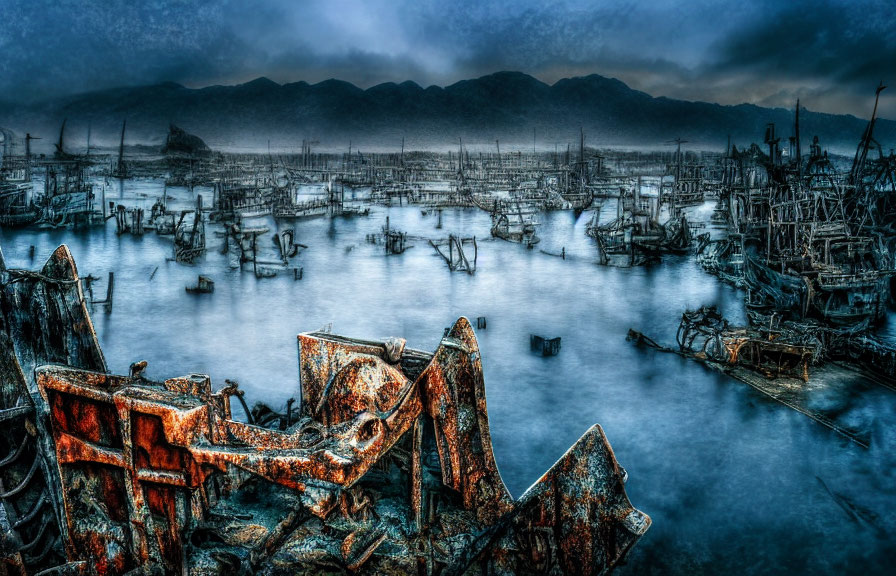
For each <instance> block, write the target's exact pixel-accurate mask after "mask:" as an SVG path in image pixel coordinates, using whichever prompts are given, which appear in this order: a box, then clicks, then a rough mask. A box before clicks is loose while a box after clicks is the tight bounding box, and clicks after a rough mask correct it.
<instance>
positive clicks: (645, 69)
mask: <svg viewBox="0 0 896 576" xmlns="http://www.w3.org/2000/svg"><path fill="white" fill-rule="evenodd" d="M893 12H894V6H893V0H852V1H845V0H840V1H824V0H818V1H812V2H809V1H802V0H794V1H790V0H760V1H748V0H740V1H738V2H728V1H712V0H695V1H691V2H686V1H666V2H663V1H653V2H639V1H625V0H617V1H612V2H607V1H593V2H584V1H575V0H557V1H554V0H521V1H515V2H511V1H502V0H470V1H461V2H451V1H449V0H390V1H386V0H368V1H361V0H306V1H302V0H264V1H256V2H253V1H242V2H237V1H217V2H213V1H204V0H196V1H187V0H143V1H138V2H135V1H124V0H81V1H72V0H0V99H6V100H25V99H34V98H46V97H53V96H58V95H64V94H70V93H76V92H84V91H88V90H93V89H99V88H107V87H114V86H123V85H137V84H148V83H155V82H161V81H165V80H171V81H175V82H179V83H182V84H184V85H187V86H191V87H201V86H206V85H209V84H233V83H239V82H244V81H247V80H251V79H253V78H256V77H258V76H267V77H269V78H271V79H273V80H275V81H277V82H281V83H283V82H294V81H298V80H305V81H308V82H312V83H313V82H318V81H321V80H325V79H327V78H339V79H342V80H347V81H349V82H353V83H355V84H357V85H359V86H361V87H369V86H372V85H375V84H378V83H380V82H388V81H395V82H401V81H404V80H413V81H415V82H417V83H419V84H421V85H423V86H428V85H430V84H438V85H446V84H450V83H452V82H456V81H458V80H462V79H466V78H471V77H477V76H481V75H484V74H488V73H491V72H496V71H500V70H519V71H522V72H526V73H528V74H531V75H533V76H535V77H537V78H539V79H541V80H543V81H545V82H549V83H553V82H554V81H556V80H558V79H560V78H564V77H569V76H578V75H586V74H592V73H597V74H601V75H604V76H611V77H616V78H619V79H620V80H622V81H624V82H626V83H627V84H628V85H629V86H631V87H633V88H636V89H639V90H643V91H645V92H648V93H650V94H652V95H654V96H668V97H672V98H683V99H688V100H705V101H710V102H719V103H723V104H737V103H741V102H750V103H755V104H759V105H771V106H785V107H792V106H793V104H794V100H795V99H796V98H797V97H800V98H801V100H802V104H803V105H805V106H806V107H808V108H810V109H813V110H821V111H826V112H836V113H840V112H845V113H852V114H855V115H857V116H863V117H867V116H869V115H870V111H871V106H872V104H873V101H874V98H873V96H874V89H875V87H876V86H877V83H878V82H879V81H880V80H884V82H885V83H887V82H892V83H894V86H893V87H892V88H890V89H889V90H887V91H885V92H884V93H883V95H882V100H881V113H882V115H883V116H885V117H889V118H896V25H894V24H896V18H894V16H893Z"/></svg>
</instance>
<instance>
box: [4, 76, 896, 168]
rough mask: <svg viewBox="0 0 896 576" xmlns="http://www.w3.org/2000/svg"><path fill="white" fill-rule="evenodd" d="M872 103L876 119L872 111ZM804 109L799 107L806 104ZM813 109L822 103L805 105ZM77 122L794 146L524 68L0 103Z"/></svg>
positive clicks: (157, 138) (367, 140) (355, 134)
mask: <svg viewBox="0 0 896 576" xmlns="http://www.w3.org/2000/svg"><path fill="white" fill-rule="evenodd" d="M871 96H873V95H870V96H869V115H870V112H871ZM794 104H796V103H794ZM802 104H803V105H808V106H810V107H811V102H803V103H802ZM65 118H67V119H68V123H67V137H66V138H67V142H70V143H71V145H72V146H73V147H76V148H77V147H78V146H83V145H84V144H86V134H87V127H88V125H90V126H91V131H92V134H93V136H92V137H93V138H94V143H98V144H101V145H103V144H104V145H109V146H112V145H117V143H118V135H119V131H120V129H121V122H122V120H124V119H125V118H127V135H126V140H127V142H128V143H131V144H136V143H147V144H159V145H161V144H162V143H163V142H164V137H165V134H166V133H167V131H168V125H169V123H174V124H176V125H178V126H180V127H182V128H184V129H186V130H187V131H189V132H191V133H193V134H196V135H198V136H200V137H201V138H203V139H204V140H205V141H206V142H207V143H208V144H209V145H210V146H211V147H212V148H220V149H230V150H247V149H264V147H265V146H266V145H267V144H268V143H270V145H271V146H272V147H273V146H276V147H277V148H278V149H283V148H293V149H295V148H298V147H299V146H300V143H301V141H302V140H303V139H307V140H310V141H314V142H315V145H314V147H315V148H316V149H318V150H342V149H344V148H347V147H348V145H349V142H352V143H353V145H354V146H355V147H356V148H360V147H365V148H366V149H368V150H379V151H383V150H397V149H398V147H399V146H400V145H401V141H402V139H405V140H406V143H405V147H406V148H408V149H421V148H442V149H445V148H449V149H450V148H456V147H457V145H458V139H462V140H463V142H464V143H465V144H469V145H475V146H478V147H479V148H480V149H483V147H486V146H488V147H491V146H494V144H495V140H496V139H497V140H500V143H501V146H502V149H508V150H509V149H512V148H513V147H514V146H516V148H517V149H519V148H523V149H531V148H532V146H533V144H534V145H536V146H538V147H539V148H540V149H548V150H553V149H555V148H557V149H562V150H565V147H566V146H567V144H570V143H571V145H572V148H573V149H576V148H577V147H578V140H579V130H580V129H581V130H584V132H585V134H586V139H587V145H589V146H597V147H611V146H623V147H636V146H637V147H647V148H661V147H663V146H664V145H667V144H668V142H669V141H670V140H673V139H675V138H682V139H684V140H687V141H688V142H689V144H688V147H690V148H693V149H703V150H711V149H718V150H723V149H724V147H725V145H726V142H727V140H728V138H729V137H730V138H731V141H732V142H734V143H735V144H737V145H738V146H745V145H749V144H750V143H751V142H757V143H760V144H761V143H762V141H763V139H764V136H765V129H766V125H767V124H768V123H770V122H773V123H775V124H776V128H777V135H778V136H779V137H781V138H782V143H783V147H784V148H785V149H786V148H787V145H786V142H787V138H788V137H789V136H791V135H792V134H793V125H794V109H784V108H763V107H760V106H756V105H752V104H740V105H736V106H723V105H719V104H712V103H707V102H688V101H683V100H674V99H670V98H665V97H653V96H651V95H649V94H646V93H644V92H640V91H637V90H633V89H631V88H629V87H628V86H627V85H626V84H624V83H623V82H621V81H619V80H616V79H612V78H606V77H603V76H599V75H597V74H593V75H590V76H583V77H576V78H567V79H563V80H559V81H557V82H556V83H554V84H546V83H544V82H541V81H539V80H537V79H536V78H533V77H532V76H529V75H526V74H523V73H520V72H499V73H495V74H490V75H488V76H483V77H481V78H476V79H472V80H464V81H461V82H457V83H455V84H451V85H449V86H445V87H439V86H430V87H428V88H423V87H422V86H419V85H418V84H415V83H414V82H403V83H401V84H395V83H386V84H379V85H377V86H373V87H371V88H368V89H366V90H365V89H361V88H358V87H357V86H355V85H353V84H350V83H348V82H343V81H340V80H326V81H323V82H320V83H317V84H308V83H306V82H294V83H288V84H278V83H276V82H274V81H272V80H269V79H267V78H258V79H256V80H253V81H251V82H247V83H244V84H238V85H234V86H209V87H206V88H187V87H184V86H182V85H180V84H176V83H173V82H165V83H161V84H155V85H149V86H136V87H126V88H114V89H107V90H100V91H95V92H89V93H83V94H78V95H74V96H67V97H63V98H56V99H51V100H45V101H40V102H28V103H0V125H2V126H4V127H7V128H10V129H12V130H14V131H16V132H17V133H21V134H24V133H25V132H30V133H32V134H36V135H39V136H41V137H42V138H43V141H42V142H41V145H42V146H44V147H47V146H48V145H49V144H50V143H52V142H54V141H55V140H56V139H57V138H58V130H59V126H60V124H61V123H62V120H63V119H65ZM866 125H867V120H865V119H860V118H856V117H855V116H852V115H838V114H826V113H819V112H812V111H810V110H809V109H807V108H801V110H800V126H801V130H800V131H801V135H802V139H803V143H804V144H803V149H804V150H807V149H808V143H809V142H810V141H811V138H812V136H815V135H817V136H818V137H819V139H820V141H821V144H822V145H823V146H826V147H829V148H831V149H832V150H834V151H839V152H841V153H847V154H851V153H852V152H853V151H854V150H855V147H856V145H857V144H858V142H859V139H860V138H861V136H862V133H863V131H864V129H865V126H866ZM875 137H876V139H877V140H878V141H879V142H881V143H882V145H883V147H884V150H886V151H889V149H890V148H891V147H894V146H896V122H894V121H891V120H883V119H881V120H878V122H877V124H876V126H875Z"/></svg>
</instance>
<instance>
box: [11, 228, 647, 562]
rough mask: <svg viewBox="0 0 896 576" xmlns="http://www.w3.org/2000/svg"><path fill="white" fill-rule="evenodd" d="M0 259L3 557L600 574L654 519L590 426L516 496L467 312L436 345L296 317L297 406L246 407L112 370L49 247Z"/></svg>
mask: <svg viewBox="0 0 896 576" xmlns="http://www.w3.org/2000/svg"><path fill="white" fill-rule="evenodd" d="M0 276H2V280H3V282H2V284H0V285H2V291H0V310H2V317H0V318H2V321H3V324H2V330H0V377H2V380H0V384H2V387H0V392H2V394H0V400H2V402H3V404H2V405H0V421H2V422H3V426H2V428H0V443H2V444H3V446H2V447H0V478H2V485H0V500H2V507H0V530H2V539H0V544H2V547H0V568H2V569H3V570H4V571H5V572H7V573H15V574H37V573H55V574H97V575H101V574H102V575H105V574H109V575H114V574H133V573H138V572H139V573H159V574H162V573H164V574H179V573H184V574H186V573H189V574H202V575H211V574H215V575H218V574H236V573H239V574H320V573H323V572H326V573H328V574H436V573H438V574H443V575H450V574H458V575H472V574H483V573H489V574H504V575H510V574H578V575H596V574H606V573H608V572H609V571H611V570H612V569H613V567H614V566H616V565H618V564H619V563H620V562H622V561H623V560H624V558H625V556H626V554H627V553H628V551H629V550H630V549H631V547H632V546H633V545H634V544H635V542H637V540H638V539H639V538H640V537H641V536H642V535H643V534H644V532H645V531H646V530H647V528H648V527H649V525H650V519H649V517H648V516H646V515H645V514H643V513H642V512H640V511H639V510H637V509H635V508H634V507H632V505H631V503H630V502H629V500H628V498H627V496H626V493H625V482H626V479H627V476H628V475H627V474H626V472H625V470H624V469H622V467H620V466H619V464H618V463H617V462H616V459H615V456H614V454H613V451H612V449H611V448H610V445H609V443H608V442H607V439H606V437H605V435H604V433H603V431H602V430H601V428H600V426H597V425H595V426H594V427H592V428H591V429H590V430H589V431H587V432H586V433H585V434H584V435H583V436H582V437H581V438H580V439H579V440H578V441H577V442H576V443H575V444H574V445H573V446H572V447H571V448H570V450H569V451H568V452H567V453H566V454H565V455H564V456H562V457H561V458H560V460H559V461H558V462H557V463H556V464H555V465H554V466H553V467H552V468H551V469H550V470H548V471H547V472H546V473H545V474H544V475H543V476H542V477H541V479H540V480H538V481H537V482H536V483H535V484H534V485H533V486H532V487H531V488H530V489H529V490H527V491H526V492H525V494H523V495H522V496H521V497H520V498H519V499H517V500H514V499H513V498H512V497H511V495H510V493H509V492H508V490H507V488H506V487H505V486H504V483H503V481H502V480H501V476H500V474H499V473H498V470H497V467H496V464H495V459H494V455H493V453H492V446H491V440H490V434H489V421H488V413H487V409H486V403H485V402H486V401H485V389H484V383H483V374H482V363H481V356H480V351H479V347H478V345H477V342H476V337H475V335H474V334H473V330H472V327H471V326H470V323H469V322H468V321H467V320H466V319H464V318H461V319H460V320H458V321H457V322H456V323H455V324H454V326H453V327H452V328H451V329H450V330H448V331H447V333H446V334H445V336H444V337H443V338H442V340H441V341H440V343H439V345H438V347H437V348H436V349H435V351H434V352H431V353H430V352H423V351H419V350H413V349H410V348H407V347H405V342H404V340H402V339H388V340H385V341H369V340H357V339H351V338H344V337H341V336H336V335H333V334H330V333H326V332H311V333H306V334H301V335H299V337H298V345H299V366H300V374H301V389H300V392H301V406H300V408H299V409H298V410H294V409H293V408H292V406H291V403H290V404H289V405H288V407H287V414H286V415H285V416H284V417H268V418H264V419H259V421H254V420H253V419H252V416H251V414H255V415H259V414H262V413H263V412H265V411H263V410H257V409H256V410H252V411H250V410H248V409H245V411H246V412H247V413H248V414H249V416H248V417H247V418H248V422H242V421H238V420H236V419H235V418H234V416H233V412H232V411H231V400H232V399H233V398H237V399H238V400H239V402H240V403H241V404H243V405H244V406H246V404H245V401H244V399H243V393H242V391H240V390H239V388H238V385H237V384H236V383H233V382H225V384H226V385H225V386H224V387H223V388H221V389H218V390H215V389H214V388H213V387H212V384H211V382H210V379H209V377H208V376H205V375H201V374H191V375H188V376H185V377H179V378H171V379H168V380H164V381H161V382H157V381H153V380H150V379H148V378H146V377H145V371H146V368H147V366H146V363H145V362H135V363H134V364H132V365H131V370H130V373H129V374H128V375H113V374H110V373H109V371H108V369H107V367H106V363H105V360H104V357H103V354H102V351H101V350H100V347H99V344H98V341H97V338H96V334H95V332H94V330H93V326H92V324H91V321H90V316H89V314H88V312H87V308H86V304H85V300H84V294H83V292H82V290H81V284H80V282H79V278H78V273H77V270H76V268H75V264H74V261H73V259H72V257H71V254H70V253H69V251H68V249H67V248H66V247H65V246H62V247H60V248H59V249H58V250H57V251H56V252H55V253H54V254H53V256H52V257H51V258H50V260H49V261H48V262H47V264H46V266H45V267H44V268H43V269H42V270H41V271H40V273H34V272H30V271H23V270H9V269H6V268H5V267H2V266H0ZM13 302H16V303H18V304H19V305H17V306H12V305H11V304H12V303H13ZM268 412H270V410H268Z"/></svg>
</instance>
